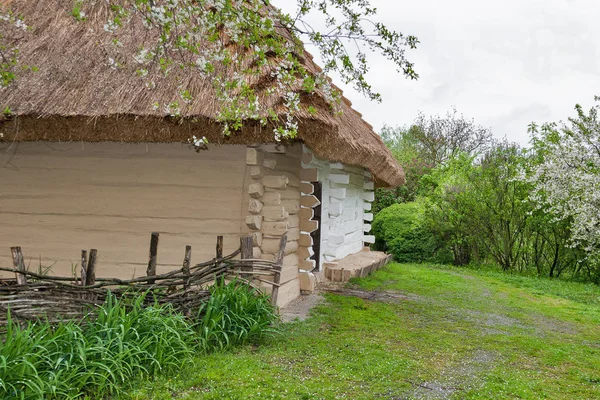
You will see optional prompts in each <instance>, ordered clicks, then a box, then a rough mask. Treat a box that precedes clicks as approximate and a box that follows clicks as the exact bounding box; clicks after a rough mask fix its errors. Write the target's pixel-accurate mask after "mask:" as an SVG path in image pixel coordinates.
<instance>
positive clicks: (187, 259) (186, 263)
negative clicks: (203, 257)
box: [183, 246, 192, 290]
mask: <svg viewBox="0 0 600 400" xmlns="http://www.w3.org/2000/svg"><path fill="white" fill-rule="evenodd" d="M191 263H192V246H185V256H184V258H183V290H187V289H188V288H189V287H190V265H191Z"/></svg>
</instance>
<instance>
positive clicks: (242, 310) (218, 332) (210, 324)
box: [195, 281, 279, 351]
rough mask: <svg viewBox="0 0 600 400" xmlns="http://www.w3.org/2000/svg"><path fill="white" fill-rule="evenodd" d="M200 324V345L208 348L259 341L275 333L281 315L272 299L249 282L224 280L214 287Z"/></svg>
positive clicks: (201, 310) (197, 329) (222, 347)
mask: <svg viewBox="0 0 600 400" xmlns="http://www.w3.org/2000/svg"><path fill="white" fill-rule="evenodd" d="M199 315H200V318H199V321H198V324H197V325H196V327H195V328H196V331H197V332H198V335H199V339H200V347H201V348H202V349H204V350H205V351H211V350H213V349H225V348H228V347H231V346H235V345H240V344H245V343H247V342H252V341H258V340H261V339H263V338H265V337H267V336H270V335H272V334H274V333H277V330H276V329H274V328H273V322H274V321H277V319H278V318H279V317H278V315H277V311H276V310H275V308H274V307H273V306H272V305H271V299H270V298H269V297H268V296H266V295H262V294H259V293H257V292H256V290H255V289H252V288H249V287H248V286H247V285H244V284H240V283H239V282H236V281H232V282H230V283H228V284H226V283H225V282H223V281H221V282H218V283H217V284H216V285H215V286H213V287H212V288H211V294H210V299H209V300H208V301H207V302H206V303H204V304H203V305H202V307H201V308H200V311H199Z"/></svg>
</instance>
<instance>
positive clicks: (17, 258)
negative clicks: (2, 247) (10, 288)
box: [10, 246, 27, 285]
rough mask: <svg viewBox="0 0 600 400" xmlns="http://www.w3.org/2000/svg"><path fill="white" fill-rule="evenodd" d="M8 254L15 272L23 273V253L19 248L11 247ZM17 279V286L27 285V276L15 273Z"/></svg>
mask: <svg viewBox="0 0 600 400" xmlns="http://www.w3.org/2000/svg"><path fill="white" fill-rule="evenodd" d="M10 252H11V254H12V259H13V266H14V267H15V269H16V270H17V271H25V259H24V258H23V252H22V251H21V247H20V246H16V247H11V248H10ZM15 277H16V278H17V285H27V276H26V275H25V274H19V273H15Z"/></svg>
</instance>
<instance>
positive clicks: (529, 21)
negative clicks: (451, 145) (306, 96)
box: [279, 0, 600, 144]
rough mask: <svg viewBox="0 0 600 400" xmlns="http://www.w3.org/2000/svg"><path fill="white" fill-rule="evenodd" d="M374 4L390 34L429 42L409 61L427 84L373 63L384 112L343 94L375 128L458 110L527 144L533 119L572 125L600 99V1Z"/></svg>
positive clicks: (391, 0) (377, 0)
mask: <svg viewBox="0 0 600 400" xmlns="http://www.w3.org/2000/svg"><path fill="white" fill-rule="evenodd" d="M288 2H289V3H288ZM279 3H280V4H281V3H288V5H285V6H284V9H286V8H287V7H289V6H290V5H291V4H292V3H295V1H292V0H283V1H280V2H279ZM371 3H372V5H375V6H377V8H378V9H379V14H380V16H379V19H380V20H381V21H382V22H384V23H385V24H387V25H388V27H390V28H393V29H395V30H397V31H401V32H403V33H407V34H413V35H415V36H417V37H418V38H419V40H420V41H421V44H420V45H419V47H418V49H417V50H413V51H411V52H409V53H408V57H409V59H410V60H411V61H413V62H414V63H415V64H416V66H415V68H416V70H417V72H418V73H419V75H420V78H419V80H418V81H411V80H407V79H405V78H404V77H403V76H401V75H399V74H397V73H396V72H395V69H394V66H393V65H392V64H390V63H388V62H385V61H384V60H383V59H381V58H378V57H371V60H372V63H371V65H372V71H371V73H370V75H369V79H370V82H371V83H372V84H373V87H374V89H375V90H377V91H379V92H380V93H381V94H382V95H383V103H382V104H377V103H372V102H370V101H368V100H367V99H366V98H364V97H362V96H361V95H359V94H357V93H355V92H354V91H353V90H352V89H350V88H344V94H345V95H346V97H348V98H349V99H350V100H351V101H352V102H353V105H354V108H356V109H357V110H358V111H360V112H361V113H362V114H363V115H364V118H365V119H366V120H367V121H369V122H370V123H371V124H372V125H374V127H375V128H376V130H379V129H380V128H381V127H382V126H383V125H384V124H388V125H406V124H409V123H410V122H411V121H413V120H414V118H415V116H416V115H417V113H418V112H419V111H423V112H424V113H426V114H437V113H440V114H445V113H446V111H448V110H450V109H451V107H452V106H456V109H457V110H458V112H459V113H462V114H464V115H465V116H467V117H469V118H475V121H476V122H477V123H478V124H481V125H483V126H485V127H490V128H491V129H492V132H493V133H494V135H495V136H497V137H504V136H506V137H507V138H508V139H509V140H511V141H516V142H519V143H521V144H527V141H528V138H527V132H526V130H527V125H528V124H529V123H530V122H531V121H536V122H538V123H541V122H549V121H558V120H564V119H566V118H567V117H569V116H572V115H573V113H574V112H573V107H574V106H575V104H576V103H580V104H582V105H583V106H585V107H586V108H589V107H591V106H592V104H593V98H594V95H600V68H599V67H600V52H599V50H598V49H597V46H598V45H600V1H599V0H504V1H490V0H488V1H485V0H483V1H482V0H454V1H451V2H450V1H444V0H419V1H403V0H371ZM288 11H291V9H289V10H288ZM336 83H339V82H336ZM340 86H341V85H340Z"/></svg>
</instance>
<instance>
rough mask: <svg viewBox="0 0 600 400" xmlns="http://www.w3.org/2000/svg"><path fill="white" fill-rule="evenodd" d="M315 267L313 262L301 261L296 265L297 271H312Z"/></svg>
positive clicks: (315, 264) (315, 263)
mask: <svg viewBox="0 0 600 400" xmlns="http://www.w3.org/2000/svg"><path fill="white" fill-rule="evenodd" d="M316 267H317V262H316V261H315V260H302V261H300V263H299V264H298V269H301V270H304V271H308V272H310V271H313V270H314V269H315V268H316Z"/></svg>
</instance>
